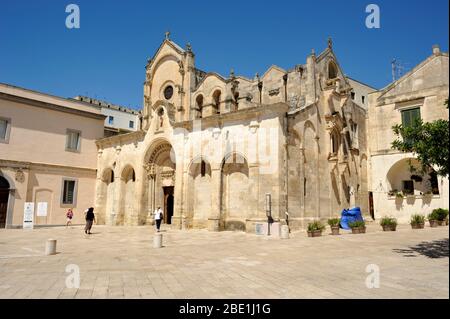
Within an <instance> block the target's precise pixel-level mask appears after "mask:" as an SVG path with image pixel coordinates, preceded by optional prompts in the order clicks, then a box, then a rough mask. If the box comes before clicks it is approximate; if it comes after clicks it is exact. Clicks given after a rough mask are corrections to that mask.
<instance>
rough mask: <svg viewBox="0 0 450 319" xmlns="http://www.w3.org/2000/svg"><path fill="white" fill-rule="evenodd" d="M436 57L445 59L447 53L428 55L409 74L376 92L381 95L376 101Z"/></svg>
mask: <svg viewBox="0 0 450 319" xmlns="http://www.w3.org/2000/svg"><path fill="white" fill-rule="evenodd" d="M438 57H447V58H448V53H446V52H440V53H438V54H432V55H430V56H429V57H428V58H426V59H425V60H423V61H422V62H420V63H419V64H418V65H416V66H415V67H414V68H413V69H412V70H410V71H409V72H407V73H406V74H404V75H403V76H402V77H401V78H399V79H398V80H396V81H394V82H391V83H390V84H388V85H387V86H385V87H384V88H382V89H380V90H379V91H378V92H379V93H381V95H380V96H379V97H378V99H380V98H381V97H383V95H385V94H386V93H387V92H389V91H390V90H391V89H393V88H394V87H396V86H397V85H398V84H399V83H401V82H403V81H404V80H406V79H407V78H408V77H410V76H411V75H413V74H414V73H415V72H417V71H418V70H419V69H421V68H422V67H424V66H425V65H426V64H428V62H430V61H432V60H434V59H435V58H438Z"/></svg>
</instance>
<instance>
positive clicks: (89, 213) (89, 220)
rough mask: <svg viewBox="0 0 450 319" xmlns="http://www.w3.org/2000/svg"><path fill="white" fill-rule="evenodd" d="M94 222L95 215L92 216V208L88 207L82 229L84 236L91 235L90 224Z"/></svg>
mask: <svg viewBox="0 0 450 319" xmlns="http://www.w3.org/2000/svg"><path fill="white" fill-rule="evenodd" d="M94 222H95V215H94V207H90V208H89V209H88V210H87V211H86V227H85V228H84V233H85V234H89V235H90V234H91V228H92V224H93V223H94Z"/></svg>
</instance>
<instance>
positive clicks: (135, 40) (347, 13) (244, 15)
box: [0, 0, 449, 108]
mask: <svg viewBox="0 0 450 319" xmlns="http://www.w3.org/2000/svg"><path fill="white" fill-rule="evenodd" d="M70 3H76V4H78V5H79V7H80V10H81V28H80V29H72V30H70V29H67V28H66V27H65V19H66V16H67V15H68V14H67V13H66V12H65V7H66V5H68V4H70ZM370 3H376V4H378V5H379V7H380V9H381V28H380V29H367V28H366V27H365V19H366V16H367V13H365V7H366V5H367V4H370ZM448 6H449V5H448V0H427V1H425V0H410V1H406V0H396V1H393V0H389V1H381V0H368V1H361V0H345V1H331V0H315V1H285V0H277V1H274V0H272V1H262V0H259V1H244V0H240V1H238V0H226V1H213V0H209V1H206V0H205V1H196V0H189V1H187V0H186V1H174V0H171V1H137V0H128V1H112V0H111V1H104V0H89V1H87V0H70V1H61V0H40V1H24V0H0V82H3V83H9V84H13V85H17V86H21V87H25V88H29V89H33V90H38V91H42V92H46V93H50V94H54V95H58V96H63V97H73V96H76V95H78V94H82V95H90V96H93V97H97V98H99V99H106V100H108V101H110V102H113V103H116V104H121V105H126V106H130V107H135V108H140V107H141V105H142V84H143V81H144V77H145V74H144V71H145V70H144V67H145V63H146V60H147V58H148V57H151V56H152V55H153V54H154V53H155V50H156V49H157V48H158V46H159V45H160V43H161V41H162V40H163V38H164V32H165V31H166V30H170V31H171V34H172V35H171V38H172V40H173V41H175V42H177V43H178V44H180V45H181V46H182V47H184V46H185V44H186V43H187V42H190V43H191V44H192V47H193V51H194V52H195V54H196V66H197V67H198V68H200V69H203V70H205V71H215V72H218V73H220V74H223V75H225V76H228V75H229V72H230V69H231V68H234V70H235V72H236V74H240V75H244V76H249V77H253V76H254V74H255V73H256V72H259V73H260V74H262V73H264V71H265V70H266V69H267V68H268V67H269V66H270V65H272V64H276V65H279V66H281V67H283V68H290V67H292V66H294V65H295V64H303V63H305V60H306V56H307V55H308V54H309V53H310V52H311V49H312V48H315V50H316V52H318V53H319V52H321V51H322V50H323V49H324V48H325V47H326V42H327V37H328V36H331V37H332V38H333V42H334V51H335V53H336V54H337V56H338V59H339V62H340V64H341V66H342V68H343V69H344V72H345V73H346V74H347V75H349V76H351V77H353V78H356V79H358V80H361V81H363V82H366V83H368V84H370V85H372V86H375V87H377V88H381V87H383V86H385V85H387V84H388V83H389V82H390V80H391V67H390V62H391V60H392V58H394V57H395V58H397V59H399V60H401V61H402V62H403V63H404V64H405V65H406V67H409V68H412V67H414V66H415V65H416V64H417V63H419V62H420V61H422V60H423V59H425V58H426V57H427V56H429V55H430V54H431V47H432V45H433V44H440V46H441V49H442V50H444V51H446V52H448V39H449V34H448V27H449V21H448V10H449V8H448Z"/></svg>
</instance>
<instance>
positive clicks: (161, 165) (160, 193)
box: [144, 140, 176, 224]
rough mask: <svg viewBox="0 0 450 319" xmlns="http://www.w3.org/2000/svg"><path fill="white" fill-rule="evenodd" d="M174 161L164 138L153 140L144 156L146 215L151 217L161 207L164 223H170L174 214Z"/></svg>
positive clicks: (172, 152)
mask: <svg viewBox="0 0 450 319" xmlns="http://www.w3.org/2000/svg"><path fill="white" fill-rule="evenodd" d="M175 162H176V159H175V152H174V150H173V148H172V146H171V145H170V143H169V142H168V141H166V140H158V141H157V142H154V143H153V145H152V147H151V148H150V149H149V151H148V152H147V154H146V156H145V158H144V167H145V169H146V171H147V174H146V175H147V180H146V181H145V183H144V187H145V190H146V193H147V196H146V199H147V200H146V202H147V212H148V217H151V218H153V213H154V211H155V210H156V209H157V208H158V207H161V208H162V210H163V216H164V222H165V223H166V224H171V223H172V216H173V215H174V201H175V198H174V195H175V170H176V165H175Z"/></svg>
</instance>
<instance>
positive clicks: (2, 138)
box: [0, 117, 11, 143]
mask: <svg viewBox="0 0 450 319" xmlns="http://www.w3.org/2000/svg"><path fill="white" fill-rule="evenodd" d="M10 129H11V120H10V119H7V118H3V117H0V143H8V141H9V131H10Z"/></svg>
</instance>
